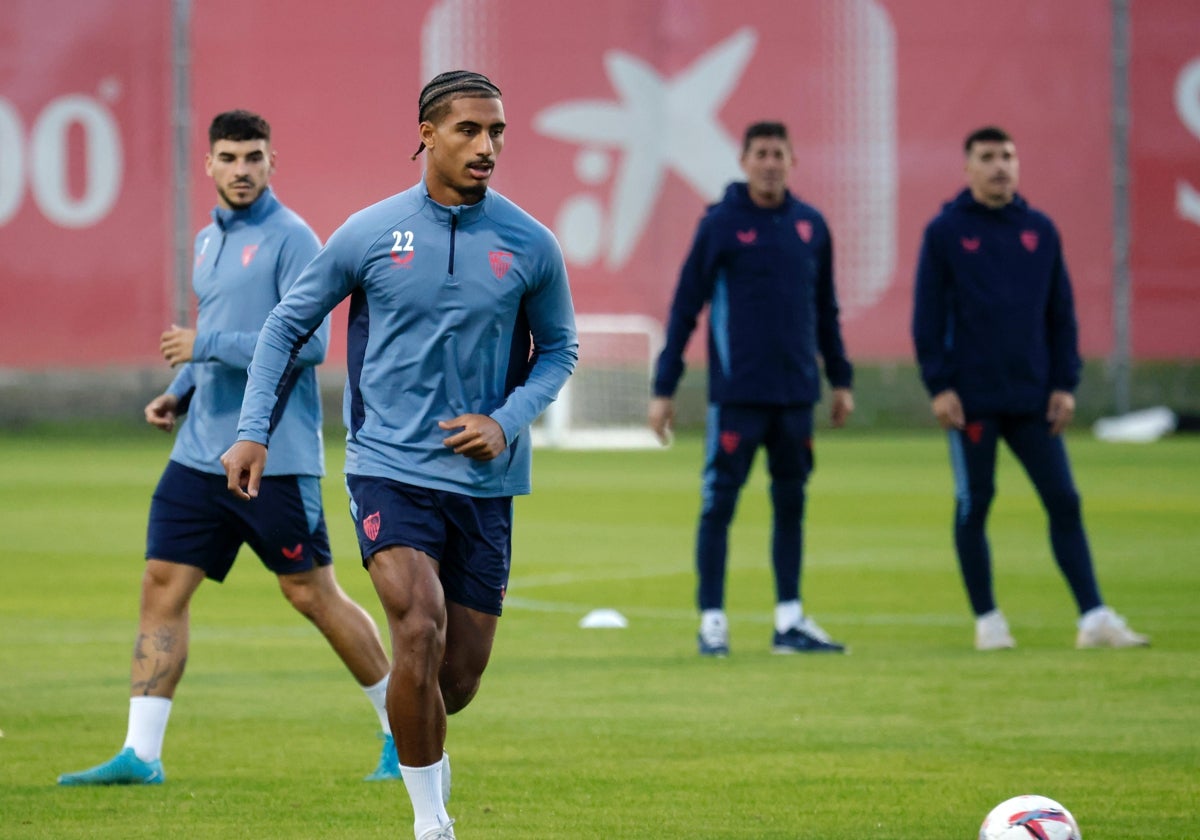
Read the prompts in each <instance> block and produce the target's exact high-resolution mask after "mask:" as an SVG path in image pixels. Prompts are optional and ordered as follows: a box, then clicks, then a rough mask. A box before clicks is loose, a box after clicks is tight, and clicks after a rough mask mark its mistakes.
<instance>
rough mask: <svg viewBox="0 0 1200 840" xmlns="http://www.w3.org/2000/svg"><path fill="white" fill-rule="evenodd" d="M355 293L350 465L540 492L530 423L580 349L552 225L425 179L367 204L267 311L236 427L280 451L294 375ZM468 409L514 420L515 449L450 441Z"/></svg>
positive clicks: (350, 339)
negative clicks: (284, 398) (483, 453)
mask: <svg viewBox="0 0 1200 840" xmlns="http://www.w3.org/2000/svg"><path fill="white" fill-rule="evenodd" d="M347 296H349V297H350V317H349V324H348V329H347V338H346V342H347V382H346V391H345V400H344V415H345V421H346V428H347V434H346V472H347V473H349V474H352V475H366V476H376V477H382V478H389V479H393V480H396V481H401V482H405V483H407V484H413V485H417V486H420V487H426V488H431V489H436V490H448V491H451V492H456V493H462V494H464V495H468V496H476V497H497V496H514V495H521V494H525V493H528V492H530V489H531V483H530V467H531V463H532V459H531V444H530V440H529V435H528V434H525V431H526V429H527V428H528V426H529V424H530V423H531V422H533V420H534V419H535V418H536V417H537V416H538V415H539V414H540V413H541V412H542V411H543V410H545V408H546V407H547V406H548V405H549V404H550V403H551V402H552V401H553V400H554V398H555V397H556V396H557V395H558V392H559V390H560V389H561V388H562V386H563V385H564V384H565V383H566V381H567V378H568V377H569V376H570V375H571V372H572V371H573V370H574V368H575V362H576V359H577V358H578V347H579V344H578V339H577V338H576V333H575V315H574V309H573V307H572V304H571V292H570V288H569V286H568V284H567V272H566V266H565V265H564V263H563V258H562V252H561V250H560V249H559V246H558V242H557V241H556V240H555V239H554V235H553V234H552V233H551V232H550V231H549V230H548V229H547V228H546V227H545V226H544V225H542V224H541V223H540V222H538V221H537V220H536V219H534V218H533V217H532V216H530V215H529V214H528V213H526V212H525V211H524V210H522V209H521V208H519V207H517V205H515V204H514V203H512V202H511V201H509V200H508V199H506V198H504V197H503V196H502V195H499V194H498V193H496V192H495V191H492V190H489V191H488V192H487V193H486V194H485V196H484V198H483V199H482V200H481V201H479V202H478V203H476V204H472V205H461V206H457V207H445V206H443V205H441V204H438V203H437V202H435V201H434V200H433V199H432V198H430V196H429V193H428V190H427V189H426V187H425V184H424V182H423V181H422V182H421V183H419V184H417V185H416V186H414V187H412V188H411V189H408V190H406V191H404V192H402V193H399V194H397V195H394V196H392V197H391V198H388V199H385V200H384V201H381V202H379V203H378V204H375V205H373V206H371V207H368V208H366V209H364V210H362V211H360V212H358V213H356V214H354V215H353V216H351V217H350V218H349V219H348V220H347V221H346V223H345V224H344V225H342V227H341V228H339V229H338V230H337V231H336V232H335V233H334V234H333V236H332V237H330V239H329V242H328V243H327V244H326V246H325V247H324V248H323V249H322V250H321V252H320V253H319V254H318V255H317V256H316V258H315V259H313V261H312V262H311V263H310V264H309V266H308V267H307V268H306V269H305V270H304V272H303V273H302V274H301V275H300V278H299V279H298V280H297V281H296V284H295V285H294V286H292V288H291V289H290V290H289V291H288V293H287V295H285V296H284V298H283V300H282V301H280V303H279V305H278V306H277V307H275V309H274V311H273V312H272V313H271V315H270V317H269V318H267V322H266V324H265V325H264V326H263V330H262V334H261V337H260V339H259V342H258V347H257V348H256V349H255V352H254V360H253V363H252V364H251V366H250V381H249V385H248V386H247V389H246V400H245V403H244V404H243V406H242V416H241V421H240V423H239V426H238V439H240V440H251V441H256V442H258V443H264V444H265V443H267V441H268V438H269V437H270V440H271V444H270V446H271V448H272V449H274V447H275V442H274V437H273V436H272V434H271V431H270V417H271V414H272V412H274V411H275V407H276V404H277V400H278V397H277V395H278V393H279V386H280V383H281V382H283V381H285V380H286V379H287V377H288V375H289V373H290V371H291V369H292V365H293V363H294V360H295V359H296V354H297V353H298V352H300V351H301V348H302V347H303V346H304V341H305V337H306V335H307V334H308V332H309V331H310V330H312V329H313V328H314V327H315V326H316V325H318V324H320V323H321V319H322V318H324V317H325V316H326V314H327V313H328V312H329V311H330V310H332V309H333V307H334V306H336V305H337V304H338V303H339V302H340V301H341V300H343V299H344V298H346V297H347ZM531 340H532V343H531ZM531 351H532V352H531ZM467 413H471V414H486V415H489V416H490V417H492V419H494V420H495V421H496V422H497V423H499V424H500V427H501V428H502V429H503V430H504V437H505V440H506V441H507V443H508V448H507V449H506V450H505V451H504V452H503V453H501V455H500V456H499V457H498V458H495V459H493V460H491V461H483V462H481V461H474V460H471V459H470V458H467V457H465V456H463V455H456V454H454V452H453V451H451V450H450V449H449V448H447V447H446V446H444V445H443V444H442V441H443V440H444V439H445V438H446V437H448V436H450V435H452V434H454V432H453V431H450V432H447V431H444V430H442V429H440V428H438V425H437V423H438V421H439V420H449V419H451V418H453V417H456V416H458V415H460V414H467Z"/></svg>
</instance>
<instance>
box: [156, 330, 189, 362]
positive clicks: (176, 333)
mask: <svg viewBox="0 0 1200 840" xmlns="http://www.w3.org/2000/svg"><path fill="white" fill-rule="evenodd" d="M195 346H196V331H195V330H193V329H189V328H188V327H181V326H179V325H177V324H172V325H171V328H170V329H169V330H166V331H165V332H164V333H163V334H162V337H161V338H160V339H159V340H158V349H159V352H161V353H162V357H163V358H164V359H166V360H167V363H168V364H170V365H171V366H172V367H174V366H175V365H179V364H183V363H184V362H190V361H191V360H192V351H193V350H194V348H195Z"/></svg>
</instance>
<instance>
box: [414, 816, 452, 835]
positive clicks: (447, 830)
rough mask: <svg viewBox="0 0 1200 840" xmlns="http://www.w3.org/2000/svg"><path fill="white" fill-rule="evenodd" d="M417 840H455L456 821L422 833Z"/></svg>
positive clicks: (436, 826)
mask: <svg viewBox="0 0 1200 840" xmlns="http://www.w3.org/2000/svg"><path fill="white" fill-rule="evenodd" d="M417 840H454V820H450V822H448V823H446V824H444V825H435V826H434V827H433V828H430V829H428V830H426V831H422V832H421V833H420V834H418V835H417Z"/></svg>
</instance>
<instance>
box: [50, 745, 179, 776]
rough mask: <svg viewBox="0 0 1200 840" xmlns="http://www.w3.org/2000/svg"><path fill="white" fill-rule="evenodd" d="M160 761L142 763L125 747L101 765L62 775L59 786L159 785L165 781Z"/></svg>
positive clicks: (130, 748)
mask: <svg viewBox="0 0 1200 840" xmlns="http://www.w3.org/2000/svg"><path fill="white" fill-rule="evenodd" d="M166 778H167V777H166V775H165V774H164V773H163V766H162V761H161V760H159V759H157V758H156V759H154V760H153V761H142V760H141V759H140V758H138V757H137V753H135V752H134V751H133V747H126V748H125V749H123V750H121V751H120V752H119V753H117V754H116V755H115V756H113V757H112V758H110V759H109V760H108V761H106V762H104V763H103V764H97V765H96V766H95V767H91V768H89V769H87V770H80V771H79V772H78V773H63V774H62V775H61V776H59V777H58V783H59V784H60V785H161V784H162V783H163V781H164V780H165V779H166Z"/></svg>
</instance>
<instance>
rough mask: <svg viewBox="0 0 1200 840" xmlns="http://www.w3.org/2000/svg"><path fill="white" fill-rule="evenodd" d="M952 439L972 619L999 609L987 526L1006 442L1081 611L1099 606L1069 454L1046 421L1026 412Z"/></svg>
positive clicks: (960, 547)
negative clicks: (1000, 449)
mask: <svg viewBox="0 0 1200 840" xmlns="http://www.w3.org/2000/svg"><path fill="white" fill-rule="evenodd" d="M949 438H950V463H951V466H952V467H953V469H954V488H955V511H954V545H955V548H956V549H957V552H958V564H959V568H960V569H961V571H962V576H963V583H964V584H965V585H966V589H967V597H968V598H969V599H970V602H971V609H972V610H973V611H974V612H975V615H977V616H979V615H982V614H984V613H986V612H990V611H991V610H993V609H995V608H996V601H995V596H994V593H993V589H992V560H991V551H990V549H989V547H988V541H987V534H986V524H987V516H988V510H989V508H990V507H991V504H992V498H993V497H994V496H995V492H996V483H995V477H996V445H997V442H998V441H999V440H1001V439H1003V440H1004V442H1005V443H1006V444H1008V448H1009V449H1011V450H1012V452H1013V454H1014V455H1015V456H1016V457H1017V460H1018V461H1019V462H1020V463H1021V466H1022V467H1024V469H1025V472H1026V474H1027V475H1028V476H1029V479H1030V481H1032V482H1033V486H1034V488H1035V489H1036V490H1037V494H1038V497H1039V498H1040V499H1041V502H1042V506H1043V507H1044V508H1045V509H1046V514H1047V516H1048V517H1049V524H1050V545H1051V548H1052V550H1053V552H1054V559H1055V561H1056V562H1057V563H1058V567H1059V569H1060V570H1061V571H1062V573H1063V576H1064V577H1065V578H1066V579H1067V584H1068V585H1069V586H1070V587H1071V593H1072V594H1073V595H1074V596H1075V601H1076V604H1077V605H1078V607H1079V612H1080V613H1081V614H1082V613H1084V612H1087V611H1088V610H1089V609H1092V608H1093V607H1098V606H1100V604H1101V603H1102V601H1101V599H1100V591H1099V587H1098V586H1097V584H1096V575H1095V572H1094V570H1093V567H1092V555H1091V551H1090V550H1089V548H1088V541H1087V534H1086V533H1085V532H1084V529H1083V514H1082V509H1081V505H1080V500H1079V493H1078V491H1077V490H1076V489H1075V481H1074V479H1073V478H1072V477H1071V465H1070V461H1069V460H1068V459H1067V449H1066V446H1065V445H1064V443H1063V440H1062V437H1061V436H1059V435H1053V434H1051V433H1050V426H1049V423H1048V422H1047V421H1046V419H1045V418H1044V417H1042V416H1039V415H1026V414H1022V415H998V416H993V417H985V418H982V419H978V418H977V419H973V420H971V421H970V422H968V423H967V425H966V428H964V429H961V430H960V429H951V430H950V432H949Z"/></svg>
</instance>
